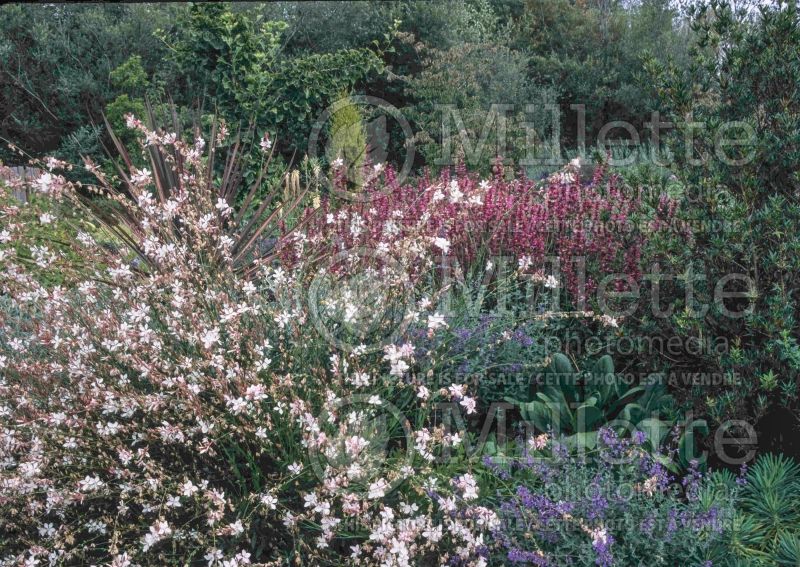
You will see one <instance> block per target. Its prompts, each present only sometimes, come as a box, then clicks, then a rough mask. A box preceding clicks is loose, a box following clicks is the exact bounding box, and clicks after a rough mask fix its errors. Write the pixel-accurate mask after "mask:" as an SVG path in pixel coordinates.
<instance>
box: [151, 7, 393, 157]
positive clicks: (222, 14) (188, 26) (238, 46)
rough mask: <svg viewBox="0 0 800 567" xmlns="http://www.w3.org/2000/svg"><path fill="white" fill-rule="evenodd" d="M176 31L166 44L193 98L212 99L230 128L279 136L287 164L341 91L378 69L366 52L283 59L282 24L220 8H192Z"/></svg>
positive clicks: (375, 57) (376, 59)
mask: <svg viewBox="0 0 800 567" xmlns="http://www.w3.org/2000/svg"><path fill="white" fill-rule="evenodd" d="M179 23H180V25H179V26H178V27H177V28H176V29H175V30H174V32H173V33H172V34H168V35H167V36H166V41H167V42H168V43H169V44H170V45H171V46H172V48H173V53H174V54H175V60H176V62H177V64H178V66H179V68H180V69H181V71H182V72H183V73H184V74H185V77H186V80H187V82H188V84H189V85H190V86H194V88H195V89H196V96H197V95H200V94H203V95H205V96H208V97H210V98H211V100H212V104H214V105H215V106H216V108H217V109H218V110H219V112H220V113H221V114H222V115H223V116H225V117H226V118H227V119H228V120H230V121H231V122H232V123H234V124H235V123H245V124H246V123H248V122H250V121H252V120H255V121H256V122H257V124H258V127H259V129H265V130H268V131H273V132H275V131H278V132H281V136H282V139H281V143H282V146H281V150H282V151H283V153H284V154H286V155H287V156H291V154H292V153H293V152H294V151H299V152H304V151H306V150H307V145H308V135H309V133H310V131H311V128H312V126H313V124H314V121H315V120H316V119H317V117H318V116H319V115H320V114H321V113H322V111H323V110H324V109H325V108H326V107H327V106H328V105H329V104H331V103H332V102H334V101H335V100H336V97H337V95H338V94H339V93H340V92H341V91H342V90H349V89H352V88H353V87H354V86H355V85H356V84H357V83H359V82H360V81H362V80H364V79H365V78H367V77H368V76H369V75H370V74H371V73H372V72H374V71H377V70H379V69H380V67H381V60H380V58H379V57H378V55H377V54H376V53H374V52H373V51H371V50H370V49H367V48H357V49H347V50H340V51H336V52H332V53H315V54H308V55H299V56H295V57H287V56H286V54H285V53H283V51H282V49H281V47H282V34H283V32H284V31H285V30H286V28H287V24H286V23H284V22H280V21H262V19H261V18H260V17H259V16H255V15H253V14H251V13H249V12H242V11H232V10H231V9H229V8H228V7H226V6H225V5H221V4H196V5H193V6H192V7H191V8H190V9H189V10H188V12H185V13H183V14H182V16H181V19H180V21H179Z"/></svg>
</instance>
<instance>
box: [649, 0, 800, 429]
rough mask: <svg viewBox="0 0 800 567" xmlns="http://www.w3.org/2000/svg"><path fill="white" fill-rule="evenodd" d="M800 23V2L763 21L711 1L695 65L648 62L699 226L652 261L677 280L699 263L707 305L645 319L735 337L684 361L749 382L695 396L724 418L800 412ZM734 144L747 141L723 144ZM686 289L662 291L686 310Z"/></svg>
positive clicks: (698, 20)
mask: <svg viewBox="0 0 800 567" xmlns="http://www.w3.org/2000/svg"><path fill="white" fill-rule="evenodd" d="M798 20H799V18H798V13H797V9H796V6H795V5H794V4H792V3H787V4H781V5H771V6H766V5H764V6H761V7H760V8H759V13H758V17H757V18H751V14H748V13H747V12H746V11H742V10H739V11H735V10H733V9H732V7H731V5H730V4H729V3H727V2H711V3H709V4H704V5H702V6H699V7H698V8H697V10H696V11H695V13H694V17H693V22H694V23H693V26H694V28H695V33H696V34H697V44H696V46H694V49H693V64H692V67H691V69H690V70H689V71H687V72H684V71H683V70H682V69H681V68H680V67H679V66H675V65H659V64H657V63H656V62H653V61H651V62H650V64H649V69H650V71H651V73H653V76H654V78H655V81H656V85H657V88H658V93H659V95H660V100H661V106H662V110H663V111H665V112H666V114H667V117H666V119H667V120H670V121H672V122H674V124H675V127H676V128H675V130H674V132H673V136H672V137H671V138H670V140H671V143H670V150H671V152H670V155H671V156H672V157H671V159H672V162H671V165H672V167H673V171H674V172H675V174H676V175H677V176H678V178H679V180H680V181H681V185H682V194H681V197H680V198H681V206H680V207H679V209H680V212H679V214H678V221H679V222H681V223H685V224H686V225H687V226H690V227H692V231H691V232H692V233H691V237H690V238H688V239H687V238H685V236H680V237H678V238H676V239H673V241H672V242H671V245H670V244H665V245H664V246H663V247H662V248H660V250H659V253H658V254H657V255H656V256H655V257H654V258H653V259H654V260H657V261H659V262H660V263H661V264H662V266H665V267H667V268H668V270H671V271H672V272H674V273H685V272H686V267H687V266H691V267H692V268H693V269H694V271H695V273H696V277H695V281H694V286H693V287H694V297H695V298H696V300H697V302H698V303H695V304H694V305H686V304H685V302H680V303H681V307H682V309H683V313H677V312H676V313H675V314H674V315H673V316H672V317H669V318H663V319H661V320H659V321H652V318H651V317H646V320H647V321H649V322H648V323H647V324H648V325H650V329H652V330H653V331H654V332H657V333H659V334H669V335H676V336H678V337H684V338H686V337H709V336H710V337H716V336H720V337H726V338H728V339H729V340H730V341H731V346H730V348H729V349H727V350H726V352H724V353H715V354H713V355H708V356H704V357H700V359H696V360H690V359H688V358H687V359H686V360H684V361H682V364H685V365H686V366H687V367H689V369H691V368H692V367H693V368H694V369H702V371H704V372H714V373H717V374H727V375H730V374H734V375H737V376H739V377H740V378H741V379H740V380H739V381H738V386H737V387H735V388H731V387H722V388H719V389H713V390H711V391H709V390H708V389H705V390H701V389H695V390H693V391H685V392H684V395H685V396H686V397H687V398H690V397H691V398H693V399H695V400H698V401H699V400H703V402H700V403H701V404H702V405H704V406H705V408H702V409H704V410H707V411H708V413H709V414H710V415H711V416H713V417H714V419H717V420H720V421H722V420H724V419H726V418H733V417H749V418H751V419H759V418H761V417H763V416H764V415H765V414H766V412H767V411H768V409H769V408H770V407H773V404H782V405H785V406H788V407H796V405H797V400H798V394H797V384H798V380H799V379H800V365H798V361H800V356H798V353H799V352H800V351H798V346H797V342H796V340H795V339H794V337H796V336H797V335H798V302H797V297H796V293H795V291H793V290H796V289H797V287H798V283H799V282H798V273H800V271H798V268H800V264H798V262H800V255H798V254H797V249H798V240H797V238H796V236H795V235H797V234H798V227H800V205H799V204H798V188H800V177H798V176H799V175H800V170H798V163H800V159H798V158H800V154H798V152H800V138H798V132H800V128H799V127H798V125H800V92H798V90H797V89H796V88H795V85H796V84H797V82H798V81H799V80H800V58H798V45H800V23H798ZM687 116H691V117H692V118H691V119H690V120H687V119H686V117H687ZM691 121H694V122H695V123H700V124H702V125H703V128H700V129H697V128H694V127H693V125H692V123H691ZM692 129H694V131H693V132H690V131H689V130H692ZM731 138H737V139H738V141H739V143H738V144H736V145H722V144H723V143H724V141H725V139H727V140H730V139H731ZM720 140H722V143H720ZM729 274H736V275H741V276H744V277H746V278H747V280H741V279H740V280H738V281H737V282H735V283H729V285H727V286H726V287H725V291H738V292H740V294H741V295H740V296H739V297H738V298H728V299H726V300H725V301H724V305H720V303H719V302H718V301H715V300H714V293H715V286H716V285H718V284H719V282H721V281H723V278H725V277H726V276H728V275H729ZM686 287H687V286H686V285H685V284H683V283H674V284H671V285H669V286H664V287H663V290H664V293H663V295H664V296H666V297H667V301H668V302H675V303H677V302H678V300H677V299H676V298H680V297H681V296H684V297H685V294H686ZM699 304H704V305H707V306H709V307H708V308H702V307H698V305H699ZM722 307H725V309H726V310H728V311H729V312H733V315H730V314H729V313H726V311H725V310H723V309H722ZM698 405H700V404H698Z"/></svg>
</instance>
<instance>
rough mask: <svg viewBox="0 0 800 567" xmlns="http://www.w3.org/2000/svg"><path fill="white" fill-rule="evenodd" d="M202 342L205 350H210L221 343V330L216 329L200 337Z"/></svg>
mask: <svg viewBox="0 0 800 567" xmlns="http://www.w3.org/2000/svg"><path fill="white" fill-rule="evenodd" d="M200 342H201V343H203V348H205V349H209V348H211V347H212V346H214V345H215V344H217V343H218V342H219V329H218V328H217V327H214V328H213V329H209V330H208V331H206V332H205V333H203V334H202V335H200Z"/></svg>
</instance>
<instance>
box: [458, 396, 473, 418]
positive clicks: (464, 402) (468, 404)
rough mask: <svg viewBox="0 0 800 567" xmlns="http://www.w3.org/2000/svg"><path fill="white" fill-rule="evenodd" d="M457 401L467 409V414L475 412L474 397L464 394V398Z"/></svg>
mask: <svg viewBox="0 0 800 567" xmlns="http://www.w3.org/2000/svg"><path fill="white" fill-rule="evenodd" d="M458 403H459V404H460V405H461V406H462V407H463V408H464V409H465V410H466V411H467V415H471V414H473V413H475V406H476V405H477V404H476V402H475V398H470V397H468V396H464V398H463V399H462V400H461V401H460V402H458Z"/></svg>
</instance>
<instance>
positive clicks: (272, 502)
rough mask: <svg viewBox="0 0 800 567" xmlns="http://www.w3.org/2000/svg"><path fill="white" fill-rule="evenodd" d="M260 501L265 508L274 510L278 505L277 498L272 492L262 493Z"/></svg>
mask: <svg viewBox="0 0 800 567" xmlns="http://www.w3.org/2000/svg"><path fill="white" fill-rule="evenodd" d="M261 503H262V504H263V505H264V507H265V508H266V509H267V510H275V509H277V507H278V499H277V498H276V497H275V496H274V495H272V494H264V495H263V496H262V497H261Z"/></svg>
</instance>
